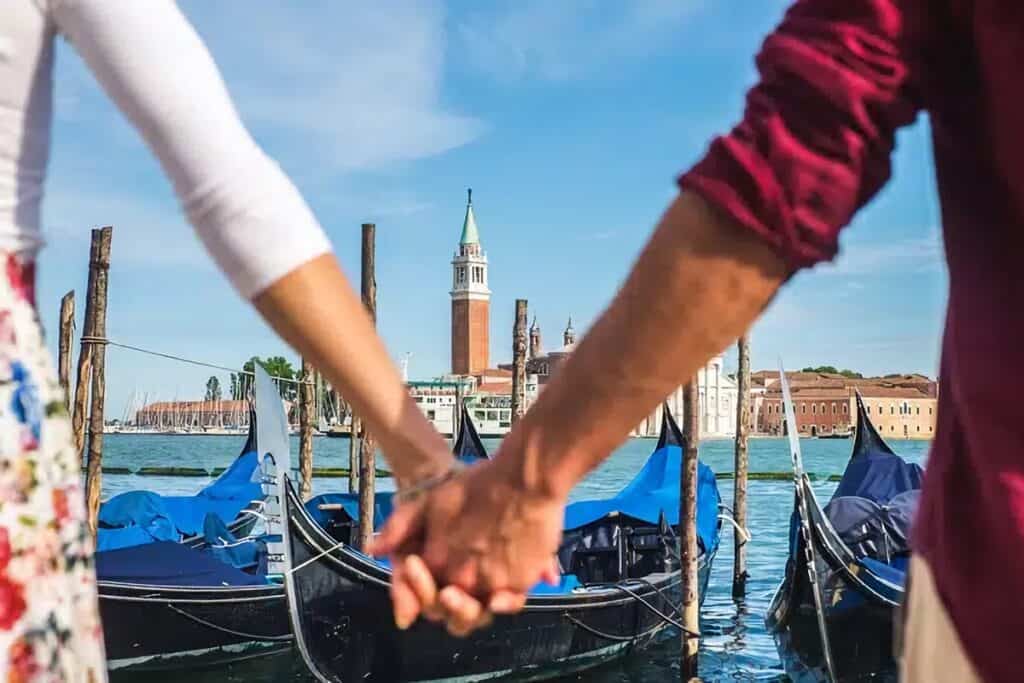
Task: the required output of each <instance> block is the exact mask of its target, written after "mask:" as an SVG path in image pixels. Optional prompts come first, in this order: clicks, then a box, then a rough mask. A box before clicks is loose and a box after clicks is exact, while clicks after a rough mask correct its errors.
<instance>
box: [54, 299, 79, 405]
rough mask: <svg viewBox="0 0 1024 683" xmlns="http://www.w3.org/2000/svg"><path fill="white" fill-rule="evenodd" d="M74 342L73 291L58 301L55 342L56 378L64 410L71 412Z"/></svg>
mask: <svg viewBox="0 0 1024 683" xmlns="http://www.w3.org/2000/svg"><path fill="white" fill-rule="evenodd" d="M74 341H75V291H74V290H71V291H70V292H68V293H67V294H65V295H64V296H63V297H62V298H61V300H60V338H59V339H58V340H57V346H58V351H57V377H58V379H59V380H60V388H61V389H63V390H64V408H65V409H66V410H67V411H68V412H71V345H72V344H73V343H74Z"/></svg>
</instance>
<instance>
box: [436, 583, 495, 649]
mask: <svg viewBox="0 0 1024 683" xmlns="http://www.w3.org/2000/svg"><path fill="white" fill-rule="evenodd" d="M439 598H440V602H441V605H442V607H444V609H445V610H446V611H447V613H448V618H447V626H448V633H450V634H452V635H453V636H455V637H457V638H463V637H465V636H467V635H469V634H470V633H471V632H472V631H474V630H476V629H478V628H482V627H484V626H487V625H489V624H490V623H491V621H492V619H493V617H492V616H491V614H490V613H489V612H487V611H486V610H485V609H484V606H483V604H482V603H481V602H480V601H479V600H477V599H476V598H474V597H472V596H471V595H469V594H468V593H466V592H465V591H463V590H462V589H461V588H459V587H457V586H448V587H446V588H444V589H442V590H441V593H440V594H439Z"/></svg>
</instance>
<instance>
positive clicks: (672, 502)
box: [565, 446, 721, 552]
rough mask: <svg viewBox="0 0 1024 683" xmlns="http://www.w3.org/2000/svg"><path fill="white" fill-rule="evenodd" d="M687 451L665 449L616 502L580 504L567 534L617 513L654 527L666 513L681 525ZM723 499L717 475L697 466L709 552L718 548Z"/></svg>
mask: <svg viewBox="0 0 1024 683" xmlns="http://www.w3.org/2000/svg"><path fill="white" fill-rule="evenodd" d="M682 459H683V450H682V449H681V448H680V447H679V446H663V447H662V448H659V449H658V450H656V451H655V452H654V453H653V454H651V457H650V458H648V460H647V464H645V465H644V467H643V469H642V470H640V472H639V473H638V474H637V475H636V477H634V478H633V480H632V481H631V482H630V483H629V484H628V485H627V486H626V488H624V489H622V491H620V492H619V493H618V494H617V495H616V496H614V497H613V498H605V499H601V500H586V501H579V502H576V503H573V504H571V505H569V506H568V507H567V508H566V509H565V528H566V530H572V529H578V528H580V527H583V526H586V525H587V524H590V523H591V522H594V521H597V520H598V519H601V518H602V517H605V516H606V515H608V514H610V513H612V512H617V513H619V514H621V515H627V516H629V517H633V518H635V519H638V520H641V521H644V522H647V523H649V524H652V525H656V524H658V520H659V518H660V516H661V513H662V511H664V513H665V518H666V519H667V520H668V523H669V524H671V525H673V526H675V525H678V524H679V476H680V467H681V465H682ZM720 502H721V496H720V494H719V492H718V483H717V482H716V481H715V473H714V471H712V469H711V468H710V467H708V466H707V465H705V464H704V463H702V462H701V463H698V464H697V538H698V539H699V540H700V543H701V546H702V547H703V548H704V550H705V551H706V552H711V551H713V550H715V549H716V548H717V547H718V538H719V530H718V505H719V503H720Z"/></svg>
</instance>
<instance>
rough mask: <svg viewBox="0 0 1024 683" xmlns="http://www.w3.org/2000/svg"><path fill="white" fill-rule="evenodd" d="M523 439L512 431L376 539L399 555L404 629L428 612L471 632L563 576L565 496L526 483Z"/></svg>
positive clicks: (396, 591)
mask: <svg viewBox="0 0 1024 683" xmlns="http://www.w3.org/2000/svg"><path fill="white" fill-rule="evenodd" d="M516 443H517V439H516V436H515V434H512V435H509V437H508V438H507V439H506V444H505V445H503V446H502V449H501V452H499V454H498V456H497V457H496V458H495V459H494V460H492V461H490V462H486V463H481V464H479V465H475V466H473V467H471V468H470V469H469V470H467V471H466V472H463V473H462V474H460V475H459V476H458V477H456V478H454V479H452V480H451V481H449V482H446V483H445V484H442V485H440V486H438V487H436V488H434V489H432V490H431V491H429V492H428V493H427V494H425V495H424V496H423V497H422V498H420V499H418V500H415V501H413V502H410V503H406V504H404V505H401V506H399V507H398V509H396V510H395V512H394V513H393V514H392V515H391V517H390V518H389V519H388V522H387V524H385V526H384V528H383V530H382V532H381V534H380V535H379V536H378V537H377V538H376V540H375V541H374V544H373V546H372V548H371V551H372V553H373V554H376V555H383V554H387V555H390V556H391V559H392V567H393V569H394V574H393V576H392V588H391V593H392V600H393V602H394V611H395V622H396V623H397V624H398V626H399V627H400V628H405V627H408V626H409V625H410V624H411V623H412V622H413V621H415V619H416V618H417V616H419V615H420V614H423V616H425V617H426V618H428V619H432V620H442V619H443V620H444V621H446V622H447V624H448V629H449V631H450V632H451V633H452V634H454V635H465V634H467V633H469V632H470V631H472V630H473V629H475V628H479V627H480V626H482V625H485V624H486V623H489V620H490V615H491V613H511V612H517V611H519V610H520V609H522V607H523V605H524V604H525V602H526V593H527V592H528V591H529V590H530V589H531V588H532V587H533V586H534V585H536V584H537V582H538V581H541V580H545V581H548V582H550V583H555V582H557V580H558V576H559V572H558V567H557V563H556V561H555V559H554V556H555V552H556V551H557V550H558V545H559V543H560V541H561V532H562V520H563V515H564V509H565V498H564V497H563V496H559V495H552V494H551V493H550V492H548V491H538V490H533V489H531V488H530V487H527V486H524V485H523V481H522V477H521V476H519V474H518V472H517V465H516V463H517V458H516V457H515V454H514V453H511V452H508V451H510V450H512V449H514V447H515V445H516ZM438 585H441V586H445V588H444V589H443V590H440V591H438V590H437V586H438Z"/></svg>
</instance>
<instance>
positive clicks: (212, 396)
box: [205, 375, 221, 401]
mask: <svg viewBox="0 0 1024 683" xmlns="http://www.w3.org/2000/svg"><path fill="white" fill-rule="evenodd" d="M220 399H221V392H220V380H219V379H217V377H216V376H215V375H214V376H211V377H210V379H208V380H206V399H205V400H207V401H219V400H220Z"/></svg>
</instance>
